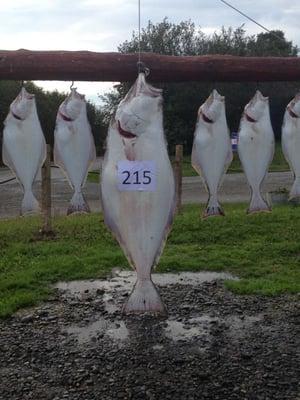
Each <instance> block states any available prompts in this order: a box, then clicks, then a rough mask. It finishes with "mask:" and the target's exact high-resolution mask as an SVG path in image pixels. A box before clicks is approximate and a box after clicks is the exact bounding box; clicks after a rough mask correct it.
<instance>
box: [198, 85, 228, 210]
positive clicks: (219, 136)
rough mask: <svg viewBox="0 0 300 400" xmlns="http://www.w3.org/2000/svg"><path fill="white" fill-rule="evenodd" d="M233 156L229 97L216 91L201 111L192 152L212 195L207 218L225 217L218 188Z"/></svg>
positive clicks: (209, 200) (210, 195) (208, 204)
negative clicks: (229, 123) (229, 121)
mask: <svg viewBox="0 0 300 400" xmlns="http://www.w3.org/2000/svg"><path fill="white" fill-rule="evenodd" d="M232 157H233V155H232V148H231V141H230V136H229V129H228V126H227V121H226V115H225V98H224V97H223V96H221V95H220V94H219V93H218V92H217V91H216V90H213V92H212V93H211V95H210V96H209V97H208V99H207V100H206V101H205V103H204V104H202V106H201V107H200V108H199V111H198V118H197V124H196V129H195V133H194V143H193V149H192V166H193V168H194V169H195V170H196V171H197V172H198V174H199V175H200V176H201V177H202V179H203V181H204V183H205V186H206V189H207V191H208V194H209V198H208V202H207V205H206V209H205V211H204V214H203V217H204V218H206V217H210V216H217V215H223V216H224V211H223V210H222V207H221V206H220V204H219V201H218V189H219V187H220V185H221V180H222V177H223V175H224V174H225V173H226V171H227V169H228V167H229V165H230V163H231V161H232Z"/></svg>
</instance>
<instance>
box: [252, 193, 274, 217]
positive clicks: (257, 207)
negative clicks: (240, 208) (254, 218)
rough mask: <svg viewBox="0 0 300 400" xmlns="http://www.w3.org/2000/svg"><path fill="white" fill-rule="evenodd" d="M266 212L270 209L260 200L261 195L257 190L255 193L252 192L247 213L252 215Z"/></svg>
mask: <svg viewBox="0 0 300 400" xmlns="http://www.w3.org/2000/svg"><path fill="white" fill-rule="evenodd" d="M266 211H271V207H270V206H269V205H268V204H267V202H266V201H265V200H264V199H263V198H262V195H261V193H260V191H259V190H258V191H255V192H254V191H253V192H252V195H251V201H250V205H249V208H248V210H247V213H248V214H252V213H257V212H266Z"/></svg>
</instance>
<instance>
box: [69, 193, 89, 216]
mask: <svg viewBox="0 0 300 400" xmlns="http://www.w3.org/2000/svg"><path fill="white" fill-rule="evenodd" d="M89 212H90V207H89V206H88V204H87V202H86V200H85V198H84V196H83V194H82V192H78V191H75V193H74V194H73V197H72V199H71V201H70V204H69V207H68V211H67V215H70V214H74V213H89Z"/></svg>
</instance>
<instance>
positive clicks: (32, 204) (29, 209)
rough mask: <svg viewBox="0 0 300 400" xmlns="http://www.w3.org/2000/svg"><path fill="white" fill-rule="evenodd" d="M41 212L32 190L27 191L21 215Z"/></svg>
mask: <svg viewBox="0 0 300 400" xmlns="http://www.w3.org/2000/svg"><path fill="white" fill-rule="evenodd" d="M39 212H40V206H39V202H38V201H37V199H36V198H35V197H34V194H33V193H32V191H31V190H26V191H25V193H24V197H23V200H22V205H21V215H25V214H34V213H39Z"/></svg>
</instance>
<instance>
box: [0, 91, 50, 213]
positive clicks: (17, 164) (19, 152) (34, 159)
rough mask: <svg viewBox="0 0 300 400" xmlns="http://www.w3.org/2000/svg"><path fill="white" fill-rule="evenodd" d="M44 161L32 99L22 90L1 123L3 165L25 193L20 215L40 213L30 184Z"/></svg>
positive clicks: (29, 94) (44, 151)
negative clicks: (10, 171) (12, 174)
mask: <svg viewBox="0 0 300 400" xmlns="http://www.w3.org/2000/svg"><path fill="white" fill-rule="evenodd" d="M45 158H46V142H45V137H44V134H43V131H42V128H41V124H40V121H39V118H38V114H37V110H36V103H35V97H34V94H31V93H28V92H27V91H26V89H25V88H24V87H23V88H22V89H21V92H20V93H19V95H18V96H17V97H16V99H15V100H14V101H13V102H12V104H11V105H10V111H9V113H8V115H7V117H6V119H5V121H4V131H3V146H2V159H3V162H4V164H5V165H7V166H8V167H9V168H10V169H11V170H12V171H13V172H14V173H15V175H16V177H17V179H18V181H19V183H20V184H21V186H22V189H23V191H24V197H23V200H22V205H21V214H22V215H24V214H27V213H34V212H38V211H39V210H40V208H39V203H38V201H37V199H36V198H35V196H34V194H33V192H32V185H33V182H34V180H35V177H36V175H37V173H38V171H39V169H40V168H41V166H42V165H43V163H44V161H45Z"/></svg>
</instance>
